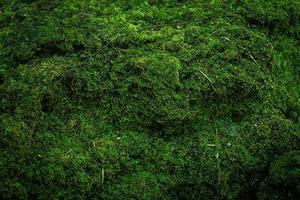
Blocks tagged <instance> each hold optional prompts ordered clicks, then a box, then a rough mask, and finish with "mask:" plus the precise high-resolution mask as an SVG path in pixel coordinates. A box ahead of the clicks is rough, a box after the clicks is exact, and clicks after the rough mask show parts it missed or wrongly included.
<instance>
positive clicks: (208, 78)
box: [197, 69, 218, 94]
mask: <svg viewBox="0 0 300 200" xmlns="http://www.w3.org/2000/svg"><path fill="white" fill-rule="evenodd" d="M197 70H198V71H199V72H200V73H201V74H202V75H203V76H204V77H205V78H206V79H207V80H208V81H209V82H210V83H211V87H212V88H213V90H214V91H215V93H217V94H218V92H217V90H216V88H215V87H214V85H213V82H212V81H211V80H210V78H209V77H208V76H207V75H206V74H205V73H204V72H202V71H201V70H200V69H197Z"/></svg>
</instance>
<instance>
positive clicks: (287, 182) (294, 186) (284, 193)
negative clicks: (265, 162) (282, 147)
mask: <svg viewBox="0 0 300 200" xmlns="http://www.w3.org/2000/svg"><path fill="white" fill-rule="evenodd" d="M299 168H300V152H299V151H291V152H288V153H286V154H284V155H282V156H280V157H278V158H277V159H276V160H274V161H273V162H272V164H271V167H270V170H269V176H268V177H267V178H266V179H265V180H264V181H263V182H262V183H261V184H260V188H259V192H258V199H297V198H298V197H299V195H300V193H299V191H300V185H299V181H300V172H299Z"/></svg>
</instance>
